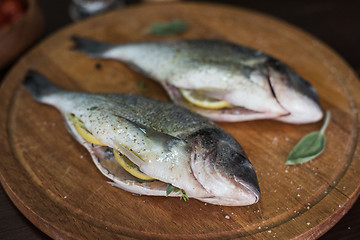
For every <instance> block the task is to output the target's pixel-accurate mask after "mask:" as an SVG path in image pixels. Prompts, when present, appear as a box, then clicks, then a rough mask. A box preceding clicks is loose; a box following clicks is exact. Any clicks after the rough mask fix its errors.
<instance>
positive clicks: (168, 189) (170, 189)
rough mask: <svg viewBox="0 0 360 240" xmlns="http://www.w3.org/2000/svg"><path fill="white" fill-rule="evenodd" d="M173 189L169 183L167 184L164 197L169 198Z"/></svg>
mask: <svg viewBox="0 0 360 240" xmlns="http://www.w3.org/2000/svg"><path fill="white" fill-rule="evenodd" d="M174 189H175V187H174V186H173V185H171V184H170V183H168V184H167V186H166V196H169V194H170V193H171V192H172V191H174Z"/></svg>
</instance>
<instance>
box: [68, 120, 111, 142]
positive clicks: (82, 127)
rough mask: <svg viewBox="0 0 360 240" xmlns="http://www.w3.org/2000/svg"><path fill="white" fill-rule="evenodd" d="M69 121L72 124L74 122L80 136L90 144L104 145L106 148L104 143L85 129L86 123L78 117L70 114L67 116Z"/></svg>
mask: <svg viewBox="0 0 360 240" xmlns="http://www.w3.org/2000/svg"><path fill="white" fill-rule="evenodd" d="M67 117H68V119H69V120H70V122H72V123H73V124H74V127H75V129H76V131H77V132H78V133H79V135H80V136H81V137H82V138H83V139H85V140H86V141H88V142H89V143H93V144H96V145H102V146H106V145H105V144H103V143H102V142H100V141H99V140H98V139H97V138H96V137H94V136H93V135H92V134H91V133H90V132H89V131H88V130H87V129H86V127H85V125H84V123H83V122H81V121H80V120H79V119H78V118H77V117H75V116H74V115H72V114H68V115H67Z"/></svg>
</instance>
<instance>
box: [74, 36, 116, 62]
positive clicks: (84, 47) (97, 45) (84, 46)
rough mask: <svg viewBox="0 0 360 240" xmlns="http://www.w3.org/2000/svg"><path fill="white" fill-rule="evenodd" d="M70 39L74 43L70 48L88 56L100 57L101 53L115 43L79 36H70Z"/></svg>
mask: <svg viewBox="0 0 360 240" xmlns="http://www.w3.org/2000/svg"><path fill="white" fill-rule="evenodd" d="M71 39H72V40H73V41H74V43H75V45H74V46H73V47H72V48H71V49H72V50H76V51H81V52H85V53H86V54H87V55H89V56H90V57H100V56H102V55H103V53H105V52H106V51H108V50H109V49H111V48H113V47H114V46H115V44H111V43H105V42H99V41H94V40H91V39H89V38H83V37H79V36H72V37H71Z"/></svg>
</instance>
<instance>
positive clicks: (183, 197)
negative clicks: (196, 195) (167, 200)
mask: <svg viewBox="0 0 360 240" xmlns="http://www.w3.org/2000/svg"><path fill="white" fill-rule="evenodd" d="M172 192H175V193H176V192H180V193H181V196H180V200H184V201H185V202H186V201H187V200H189V197H188V196H187V195H186V193H185V191H184V190H182V189H180V188H177V187H175V186H173V185H172V184H170V183H168V184H167V186H166V196H168V195H169V194H170V193H172Z"/></svg>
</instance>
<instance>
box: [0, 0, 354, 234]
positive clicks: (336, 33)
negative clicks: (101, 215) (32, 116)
mask: <svg viewBox="0 0 360 240" xmlns="http://www.w3.org/2000/svg"><path fill="white" fill-rule="evenodd" d="M39 2H40V4H41V6H42V8H43V11H44V15H45V24H46V25H45V31H44V34H43V36H42V37H41V38H40V39H39V40H38V41H37V42H36V43H38V42H40V41H41V40H43V39H44V38H46V37H48V36H49V35H51V34H52V33H53V32H55V31H57V30H59V29H60V28H62V27H64V26H66V25H68V24H71V23H72V21H71V19H70V16H69V4H70V0H60V1H59V0H58V1H51V0H39ZM124 2H125V3H126V4H127V5H132V4H138V3H139V2H140V1H130V0H126V1H124ZM199 2H200V1H199ZM202 2H203V1H202ZM207 2H219V3H224V4H232V5H235V6H239V7H242V8H249V9H252V10H256V11H259V12H262V13H265V14H268V15H272V16H274V17H277V18H279V19H281V20H284V21H286V22H288V23H291V24H293V25H295V26H297V27H298V28H301V29H303V30H304V31H307V32H308V33H310V34H312V35H313V36H315V37H316V38H318V39H319V40H321V41H322V42H323V43H325V44H326V45H328V46H329V47H330V48H332V49H334V50H335V51H336V52H337V53H338V54H339V55H340V56H342V57H343V58H344V59H345V61H346V62H347V63H348V64H349V65H350V66H351V67H352V68H353V69H354V71H355V72H356V73H357V74H358V76H359V75H360V1H359V0H312V1H304V0H291V1H289V0H273V1H269V0H238V1H234V0H233V1H207ZM36 43H35V44H36ZM15 62H16V60H15ZM11 67H12V66H11V65H10V66H9V67H7V68H5V69H2V70H0V83H1V81H2V79H3V77H4V76H5V75H6V73H7V71H8V70H9V69H10V68H11ZM359 94H360V93H359ZM358 160H360V159H358ZM359 177H360V176H359ZM0 239H28V240H32V239H49V237H47V236H46V235H45V234H44V233H42V232H41V231H40V230H38V229H37V228H36V227H35V226H33V225H32V223H30V222H29V221H28V220H27V219H26V218H25V217H24V216H23V215H22V214H21V213H20V212H19V211H18V210H17V209H16V207H15V206H14V205H13V204H12V202H11V201H10V199H9V198H8V197H7V195H6V193H5V192H4V190H3V189H2V187H0ZM320 239H322V240H324V239H330V240H333V239H360V200H358V201H357V202H356V203H355V204H354V206H353V207H352V209H350V211H349V212H348V213H347V214H346V215H345V216H344V217H343V218H342V219H341V220H340V221H339V222H338V223H337V224H336V225H335V226H334V227H333V228H332V229H331V230H330V231H329V232H327V233H325V235H323V236H322V237H321V238H320Z"/></svg>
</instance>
